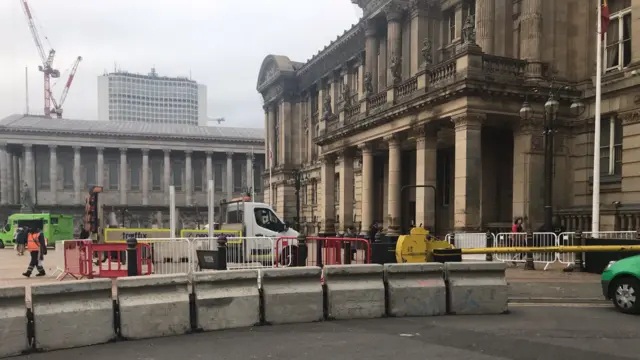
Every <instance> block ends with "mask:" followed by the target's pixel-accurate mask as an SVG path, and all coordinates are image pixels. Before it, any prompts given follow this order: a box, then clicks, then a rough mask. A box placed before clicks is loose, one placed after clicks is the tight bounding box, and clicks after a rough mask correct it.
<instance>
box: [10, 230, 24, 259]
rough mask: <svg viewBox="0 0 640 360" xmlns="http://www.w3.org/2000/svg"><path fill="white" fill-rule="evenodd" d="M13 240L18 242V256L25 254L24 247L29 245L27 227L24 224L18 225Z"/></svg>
mask: <svg viewBox="0 0 640 360" xmlns="http://www.w3.org/2000/svg"><path fill="white" fill-rule="evenodd" d="M13 241H14V242H15V243H16V251H17V252H18V256H23V255H24V249H25V247H26V246H27V229H26V228H25V227H23V226H20V227H18V229H17V230H16V233H15V234H14V235H13Z"/></svg>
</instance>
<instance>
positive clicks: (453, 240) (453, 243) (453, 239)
mask: <svg viewBox="0 0 640 360" xmlns="http://www.w3.org/2000/svg"><path fill="white" fill-rule="evenodd" d="M449 244H450V245H451V246H453V247H456V232H455V231H454V232H452V233H451V236H449Z"/></svg>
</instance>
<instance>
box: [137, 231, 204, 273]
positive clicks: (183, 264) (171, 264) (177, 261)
mask: <svg viewBox="0 0 640 360" xmlns="http://www.w3.org/2000/svg"><path fill="white" fill-rule="evenodd" d="M138 242H139V243H144V244H148V245H149V246H150V248H151V250H150V253H146V252H147V251H143V254H142V255H141V256H142V258H143V259H144V258H150V259H151V263H152V266H153V273H154V274H189V273H191V271H192V269H193V260H194V258H193V256H192V250H191V242H190V241H189V239H186V238H172V239H162V238H158V239H149V238H146V239H145V238H140V239H138Z"/></svg>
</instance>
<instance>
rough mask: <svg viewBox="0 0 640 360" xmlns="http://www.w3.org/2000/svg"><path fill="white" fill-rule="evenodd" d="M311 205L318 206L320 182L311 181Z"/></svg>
mask: <svg viewBox="0 0 640 360" xmlns="http://www.w3.org/2000/svg"><path fill="white" fill-rule="evenodd" d="M311 204H313V205H317V204H318V182H317V181H316V180H315V179H314V180H311Z"/></svg>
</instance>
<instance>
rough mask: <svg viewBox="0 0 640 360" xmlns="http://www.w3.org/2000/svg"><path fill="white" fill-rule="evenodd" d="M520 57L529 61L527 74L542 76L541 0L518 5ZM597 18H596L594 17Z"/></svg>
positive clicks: (523, 0) (523, 1) (525, 1)
mask: <svg viewBox="0 0 640 360" xmlns="http://www.w3.org/2000/svg"><path fill="white" fill-rule="evenodd" d="M520 9H521V10H520V33H521V34H523V35H522V36H521V41H520V54H521V55H520V57H521V58H522V59H524V60H527V61H529V63H528V64H527V76H529V77H531V78H539V77H541V76H542V62H541V59H542V57H541V51H542V48H541V40H542V0H522V3H521V5H520ZM596 20H597V19H596Z"/></svg>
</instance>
